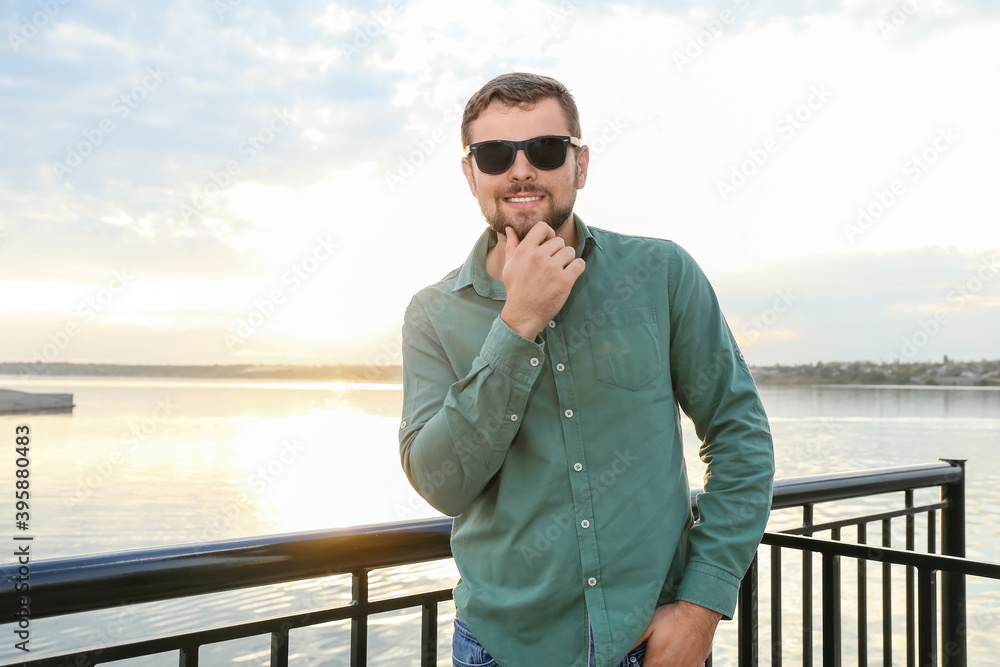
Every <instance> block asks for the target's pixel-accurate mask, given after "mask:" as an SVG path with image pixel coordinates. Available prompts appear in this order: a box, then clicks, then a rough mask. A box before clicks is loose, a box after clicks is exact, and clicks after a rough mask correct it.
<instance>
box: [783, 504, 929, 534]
mask: <svg viewBox="0 0 1000 667" xmlns="http://www.w3.org/2000/svg"><path fill="white" fill-rule="evenodd" d="M947 506H948V503H933V504H931V505H921V506H919V507H912V508H903V509H898V510H892V511H889V512H879V513H878V514H866V515H864V516H855V517H851V518H849V519H841V520H839V521H829V522H827V523H817V524H814V525H811V526H797V527H795V528H788V529H787V530H779V531H778V532H779V533H785V534H786V535H811V534H812V533H820V532H823V531H825V530H835V529H837V528H847V527H849V526H857V525H860V524H863V523H874V522H876V521H882V520H884V519H895V518H897V517H901V516H911V515H913V514H917V513H921V512H933V511H935V510H939V509H944V508H945V507H947Z"/></svg>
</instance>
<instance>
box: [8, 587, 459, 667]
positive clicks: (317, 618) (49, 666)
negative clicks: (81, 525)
mask: <svg viewBox="0 0 1000 667" xmlns="http://www.w3.org/2000/svg"><path fill="white" fill-rule="evenodd" d="M451 598H452V590H451V589H450V588H448V589H441V590H437V591H428V592H425V593H417V594H414V595H406V596H403V597H398V598H385V599H381V600H375V601H372V602H369V603H368V604H367V605H365V606H364V607H363V608H361V609H360V610H359V609H358V606H357V605H353V604H349V605H343V606H340V607H335V608H333V609H321V610H315V611H309V612H305V613H301V614H292V615H288V616H274V617H271V618H266V619H258V620H254V621H246V622H244V623H235V624H233V625H226V626H221V627H217V628H206V629H204V630H196V631H194V632H187V633H183V634H177V635H164V636H160V637H150V638H148V639H142V640H139V641H134V642H130V643H122V644H113V645H109V646H98V647H92V648H89V649H85V650H82V651H73V652H72V653H64V654H61V655H54V656H48V657H44V658H38V659H35V660H30V661H25V662H22V663H18V664H20V665H24V666H28V667H63V666H64V665H67V664H71V665H72V664H95V663H97V662H98V661H100V662H111V661H113V660H124V659H127V658H138V657H142V656H147V655H154V654H157V653H167V652H169V651H177V650H179V649H181V648H182V647H190V646H204V645H206V644H216V643H219V642H225V641H232V640H235V639H244V638H246V637H255V636H258V635H267V634H271V633H273V632H276V631H279V632H283V633H284V635H285V636H286V637H287V635H288V632H289V631H290V630H294V629H296V628H303V627H308V626H311V625H321V624H323V623H331V622H333V621H343V620H347V619H349V618H351V617H352V616H354V615H355V614H356V613H358V612H359V611H360V612H362V613H364V614H366V615H369V616H370V615H372V614H383V613H386V612H390V611H398V610H400V609H410V608H418V609H419V608H422V607H423V605H424V604H426V603H439V602H444V601H446V600H450V599H451ZM78 656H82V658H81V659H85V660H86V662H82V663H78V661H77V658H78Z"/></svg>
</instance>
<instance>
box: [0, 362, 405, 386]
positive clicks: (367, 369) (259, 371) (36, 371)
mask: <svg viewBox="0 0 1000 667" xmlns="http://www.w3.org/2000/svg"><path fill="white" fill-rule="evenodd" d="M0 375H17V376H26V377H50V376H60V377H61V376H67V375H79V376H90V377H164V378H216V379H230V380H231V379H266V380H327V381H333V380H340V381H346V382H373V383H399V382H402V378H403V372H402V367H401V366H398V365H397V366H376V365H372V364H368V365H360V364H334V365H315V366H296V365H288V364H280V365H279V364H231V365H221V366H195V365H191V366H170V365H130V364H78V363H70V362H54V363H17V362H0Z"/></svg>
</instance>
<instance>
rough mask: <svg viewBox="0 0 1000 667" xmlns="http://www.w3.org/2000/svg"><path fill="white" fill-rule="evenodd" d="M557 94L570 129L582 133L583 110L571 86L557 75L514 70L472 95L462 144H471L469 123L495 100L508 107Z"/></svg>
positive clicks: (464, 118)
mask: <svg viewBox="0 0 1000 667" xmlns="http://www.w3.org/2000/svg"><path fill="white" fill-rule="evenodd" d="M550 97H554V98H555V99H556V100H557V101H558V102H559V104H561V105H562V108H563V113H565V114H566V120H567V121H568V123H569V129H570V133H571V134H572V135H573V136H574V137H579V136H580V112H579V111H577V108H576V101H575V100H574V99H573V95H572V94H570V92H569V89H568V88H566V86H564V85H563V84H561V83H559V82H558V81H556V80H555V79H553V78H551V77H547V76H542V75H541V74H528V73H525V72H510V73H509V74H501V75H500V76H498V77H497V78H495V79H493V80H492V81H490V82H489V83H487V84H486V85H485V86H483V87H482V88H480V89H479V91H478V92H477V93H476V94H475V95H473V96H472V97H470V98H469V102H468V103H467V104H466V105H465V113H463V114H462V147H463V148H464V147H465V146H468V145H469V143H470V141H471V137H470V136H469V126H470V125H471V124H472V121H474V120H476V119H477V118H479V115H480V114H482V113H483V111H485V110H486V109H487V108H488V107H489V106H490V105H491V104H493V103H494V102H496V103H498V104H501V105H503V106H506V107H531V106H533V105H534V104H535V103H536V102H540V101H541V100H544V99H548V98H550Z"/></svg>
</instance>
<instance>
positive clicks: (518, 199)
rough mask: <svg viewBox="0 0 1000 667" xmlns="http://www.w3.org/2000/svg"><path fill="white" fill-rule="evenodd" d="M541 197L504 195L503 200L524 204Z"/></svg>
mask: <svg viewBox="0 0 1000 667" xmlns="http://www.w3.org/2000/svg"><path fill="white" fill-rule="evenodd" d="M539 199H541V197H506V198H505V199H504V201H507V202H510V203H512V204H526V203H528V202H532V201H538V200H539Z"/></svg>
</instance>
